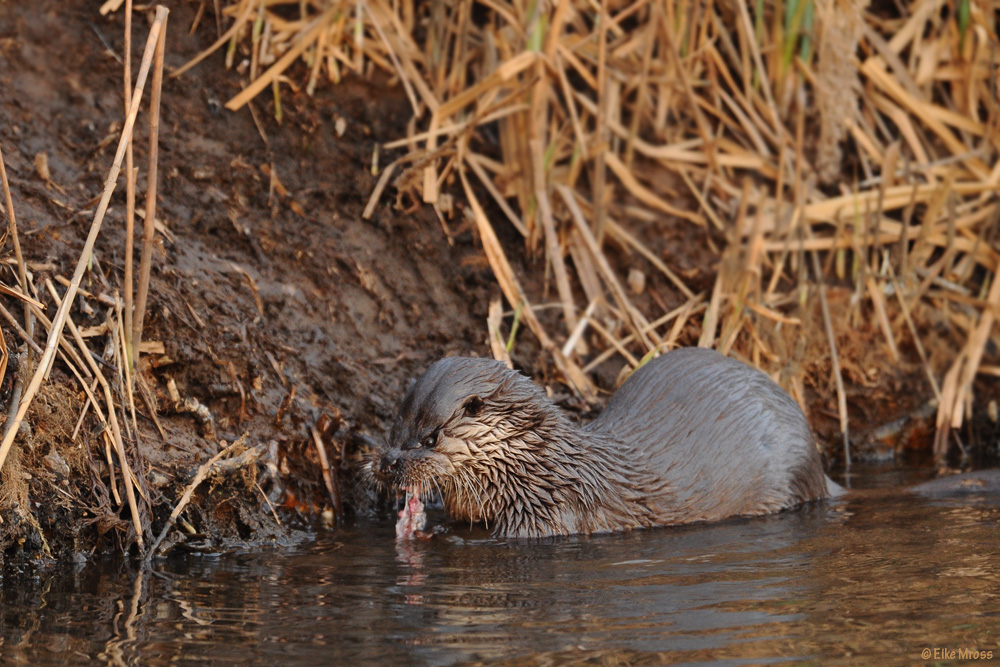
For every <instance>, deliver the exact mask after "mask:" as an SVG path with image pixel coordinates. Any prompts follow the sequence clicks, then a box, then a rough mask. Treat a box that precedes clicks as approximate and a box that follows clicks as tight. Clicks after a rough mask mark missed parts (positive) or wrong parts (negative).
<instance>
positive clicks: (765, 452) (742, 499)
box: [588, 348, 829, 522]
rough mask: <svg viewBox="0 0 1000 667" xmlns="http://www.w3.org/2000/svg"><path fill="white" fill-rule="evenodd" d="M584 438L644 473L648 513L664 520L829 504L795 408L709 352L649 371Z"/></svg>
mask: <svg viewBox="0 0 1000 667" xmlns="http://www.w3.org/2000/svg"><path fill="white" fill-rule="evenodd" d="M588 430H591V431H595V432H604V433H607V434H609V435H611V436H612V437H613V438H614V439H615V440H616V441H618V442H620V443H622V446H623V447H625V448H626V450H627V451H626V452H624V454H625V455H626V456H629V457H634V459H635V460H637V461H642V462H643V463H644V465H642V466H641V467H642V469H644V470H646V471H648V474H649V475H650V477H651V479H648V480H645V482H644V484H643V485H642V486H643V488H644V489H645V490H646V491H647V492H646V493H644V495H645V503H646V504H647V506H648V507H649V508H650V509H651V510H652V511H653V512H654V513H660V514H662V518H663V519H665V520H669V521H673V522H687V521H700V520H708V521H712V520H717V519H722V518H725V517H728V516H735V515H754V514H763V513H768V512H774V511H777V510H780V509H784V508H786V507H791V506H794V505H797V504H799V503H801V502H804V501H807V500H814V499H817V498H825V497H827V496H828V495H829V493H828V490H827V479H826V476H825V475H824V474H823V470H822V465H821V462H820V459H819V453H818V452H817V450H816V447H815V446H814V444H813V436H812V432H811V431H810V429H809V424H808V423H807V422H806V419H805V416H804V415H803V414H802V410H801V409H800V408H799V406H798V404H797V403H795V401H794V400H793V399H792V397H791V396H789V395H788V394H787V393H786V392H785V391H784V390H783V389H782V388H781V387H780V386H778V385H777V384H776V383H775V382H773V381H772V380H771V379H770V378H769V377H767V376H766V375H764V374H763V373H762V372H760V371H758V370H756V369H754V368H751V367H749V366H747V365H746V364H743V363H741V362H739V361H736V360H734V359H730V358H728V357H724V356H722V355H720V354H719V353H717V352H715V351H714V350H707V349H700V348H685V349H679V350H675V351H673V352H669V353H667V354H665V355H663V356H661V357H660V358H658V359H655V360H653V361H651V362H649V363H647V364H646V365H644V366H643V367H642V368H640V369H639V370H638V371H636V372H635V373H634V374H633V375H632V377H630V378H629V379H628V380H627V381H626V382H625V384H624V385H622V387H621V388H620V389H619V390H618V392H617V393H615V395H614V396H613V397H612V398H611V400H610V401H608V405H607V408H606V409H605V411H604V412H603V413H602V414H601V416H600V417H599V418H598V419H597V420H595V421H594V422H593V423H592V424H590V425H589V427H588Z"/></svg>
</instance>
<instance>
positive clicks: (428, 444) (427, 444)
mask: <svg viewBox="0 0 1000 667" xmlns="http://www.w3.org/2000/svg"><path fill="white" fill-rule="evenodd" d="M436 444H437V432H436V431H435V432H434V433H431V434H430V435H425V436H424V439H423V440H421V441H420V446H421V447H423V448H424V449H433V448H434V445H436Z"/></svg>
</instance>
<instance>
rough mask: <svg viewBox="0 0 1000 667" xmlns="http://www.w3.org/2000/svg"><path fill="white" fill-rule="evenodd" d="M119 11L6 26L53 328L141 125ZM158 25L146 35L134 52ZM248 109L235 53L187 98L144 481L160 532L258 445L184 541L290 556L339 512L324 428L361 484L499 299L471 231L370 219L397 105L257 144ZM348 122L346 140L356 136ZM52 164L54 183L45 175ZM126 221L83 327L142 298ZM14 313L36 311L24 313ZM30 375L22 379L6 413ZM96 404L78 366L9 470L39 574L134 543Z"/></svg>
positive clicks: (168, 148) (11, 278)
mask: <svg viewBox="0 0 1000 667" xmlns="http://www.w3.org/2000/svg"><path fill="white" fill-rule="evenodd" d="M98 5H99V3H93V2H90V3H83V4H81V5H79V6H74V7H68V6H66V5H65V4H64V3H58V2H48V3H42V4H41V6H39V4H38V3H30V4H29V3H24V2H21V3H4V4H3V5H2V6H0V88H2V90H3V91H4V92H3V95H2V96H0V138H2V140H3V147H4V156H5V159H6V162H7V169H8V172H9V176H10V181H11V188H12V194H13V200H14V203H15V207H16V211H17V216H18V222H19V229H20V235H21V239H22V245H23V249H24V254H25V259H26V261H27V263H28V266H29V269H30V272H31V282H32V284H33V285H34V286H35V287H36V289H37V290H38V294H39V296H38V298H39V299H40V300H41V301H42V302H43V303H45V304H47V306H48V309H47V312H49V314H50V315H51V313H52V312H53V310H54V307H53V301H52V299H51V297H49V296H48V295H47V294H46V290H45V288H44V287H43V285H44V281H45V280H46V279H49V280H52V281H53V282H54V284H58V279H59V278H60V277H68V276H69V275H70V274H71V273H72V270H73V266H74V264H75V262H76V261H77V259H78V257H79V253H80V250H81V248H82V246H83V239H84V236H85V234H86V232H87V231H88V229H89V223H90V220H91V218H92V216H93V206H94V203H95V202H94V201H93V200H94V198H95V197H96V196H97V195H98V194H99V193H100V189H101V185H102V180H103V178H104V177H105V174H106V172H107V169H108V167H109V165H110V162H111V158H112V157H113V152H114V145H115V143H116V141H117V132H118V129H119V128H120V126H121V121H122V113H121V109H120V107H121V101H120V100H121V95H120V90H121V83H120V80H121V71H122V70H121V65H120V64H119V62H118V57H119V55H120V53H121V48H122V25H121V18H120V16H112V17H109V18H107V19H104V18H101V17H100V15H99V14H98V12H97V7H98ZM193 18H194V9H193V8H192V7H190V6H189V5H187V4H181V5H179V6H176V7H174V8H173V13H172V15H171V18H170V29H169V32H168V35H169V39H168V43H167V49H166V52H167V66H168V68H170V67H177V66H180V65H181V64H183V63H184V62H186V61H187V60H188V59H189V58H191V57H192V56H194V55H195V54H197V53H198V52H199V51H200V50H201V49H203V48H204V47H206V46H207V45H208V44H209V43H210V42H211V39H213V38H214V29H209V28H210V26H208V24H207V23H205V24H203V27H202V29H199V30H197V31H195V34H194V35H188V34H187V33H188V28H189V27H190V25H191V23H192V20H193ZM147 28H148V24H147V23H146V22H145V21H143V20H141V16H140V15H137V20H136V35H137V37H136V41H141V40H142V39H144V36H145V31H146V30H147ZM53 43H58V44H59V45H60V47H59V49H52V48H51V45H52V44H53ZM139 48H141V44H138V45H137V46H136V54H137V55H136V58H138V55H140V54H139ZM67 54H73V57H66V56H67ZM215 60H219V61H220V62H215ZM238 89H239V80H238V76H237V75H236V74H234V73H231V72H225V71H224V69H223V68H222V67H221V56H220V57H219V58H216V59H213V60H212V61H211V62H208V63H205V64H204V65H203V66H201V67H198V68H196V69H195V70H193V71H191V72H189V73H188V74H186V75H185V76H183V77H180V78H177V79H171V78H168V79H167V80H166V81H165V88H164V99H163V109H162V125H161V134H160V163H159V170H160V174H161V184H160V197H159V209H158V218H159V219H162V225H163V230H162V233H161V235H159V236H158V239H157V243H158V245H157V252H156V254H155V255H156V256H155V259H154V268H153V276H152V286H151V300H152V303H151V307H150V309H149V311H148V315H147V319H146V323H147V324H146V330H145V334H144V340H146V341H152V342H154V343H161V344H162V349H161V350H158V351H155V352H153V353H152V354H147V355H146V356H144V358H143V364H142V367H141V373H142V376H143V378H144V379H145V381H146V383H147V384H148V386H149V387H150V389H151V394H152V398H153V404H154V405H155V406H156V410H157V412H158V419H159V422H160V424H161V425H162V428H163V431H164V436H165V437H161V435H160V434H159V433H158V432H157V428H156V426H155V424H154V423H153V421H152V419H151V414H150V410H149V408H148V407H147V406H146V405H144V404H143V403H141V402H138V401H137V406H138V407H139V414H138V415H137V420H138V421H137V423H138V434H137V436H138V437H136V438H135V440H136V443H137V446H138V450H137V456H136V458H135V461H133V462H132V463H133V464H134V465H135V467H138V468H139V469H140V470H142V471H143V472H144V476H148V479H150V480H151V483H150V485H149V488H147V489H146V491H147V492H148V496H149V498H148V502H149V504H150V506H151V508H152V511H151V518H152V520H153V524H154V527H155V528H156V530H157V531H158V530H159V526H160V525H161V524H162V521H163V520H164V518H165V516H166V515H167V514H168V513H169V511H170V508H171V506H172V504H173V503H175V502H176V500H177V498H178V497H179V496H180V493H181V491H182V490H183V488H184V486H185V485H186V484H187V482H189V481H190V479H191V477H192V476H193V472H194V469H195V468H196V467H197V466H198V465H199V464H201V463H203V462H204V461H205V460H207V459H208V458H209V457H210V456H212V455H213V454H215V453H216V452H217V451H218V449H219V442H220V441H224V442H225V443H231V442H233V441H234V440H236V439H238V438H239V437H240V436H243V435H246V442H247V443H248V445H249V446H260V447H261V450H262V453H261V456H260V458H259V459H258V460H257V462H256V463H255V464H254V465H253V473H252V474H243V475H230V476H226V477H221V478H218V479H215V480H214V481H213V482H212V483H211V484H207V485H205V486H204V488H203V489H202V490H199V492H198V494H197V499H196V502H195V503H194V504H193V505H192V510H190V512H189V514H190V516H187V517H186V519H185V521H186V522H187V523H188V525H189V527H190V529H193V531H194V533H195V534H199V535H201V534H204V535H208V536H209V539H208V541H209V542H210V541H212V540H216V541H219V542H225V541H227V540H233V539H238V540H248V539H255V538H277V537H278V536H280V535H282V534H283V531H284V530H285V529H287V528H288V527H289V526H288V524H289V521H288V517H291V518H292V521H291V525H292V526H294V525H296V524H298V525H299V526H301V525H303V524H304V523H306V522H307V521H309V520H311V519H312V518H313V515H314V511H315V508H317V507H320V506H321V504H322V502H323V499H324V496H325V494H326V490H325V488H324V487H323V483H322V479H321V475H320V467H319V461H318V457H317V455H316V451H315V443H314V439H313V435H312V430H313V429H317V427H318V430H317V433H318V434H319V435H320V439H321V441H322V442H323V443H324V445H325V446H326V448H327V451H328V456H329V458H330V460H331V465H332V466H334V467H339V468H340V469H342V470H343V471H344V473H345V474H344V478H345V483H346V480H348V479H350V477H351V475H350V471H351V470H352V469H353V467H354V465H355V461H354V460H355V458H356V457H357V452H358V450H359V448H360V447H361V446H363V443H364V441H365V438H367V437H375V438H378V437H381V433H382V428H383V425H384V424H385V423H386V421H387V420H388V419H389V418H390V417H391V412H392V410H393V404H394V402H395V400H396V399H397V397H398V396H400V394H401V392H402V391H403V389H404V386H405V385H404V383H405V382H406V381H407V379H408V378H409V377H411V376H412V375H413V374H414V373H415V372H417V371H418V370H420V369H421V368H423V367H424V366H425V365H426V364H427V363H428V362H429V361H430V360H432V359H435V358H437V357H440V356H442V355H445V354H455V353H464V354H469V353H475V352H477V351H481V350H482V342H483V341H482V340H481V339H482V338H483V333H482V332H483V326H482V323H483V321H484V318H485V316H486V307H487V303H488V300H489V296H490V295H491V293H492V290H493V289H494V288H493V287H492V284H493V283H492V280H491V276H490V274H489V270H488V267H487V265H486V263H485V262H484V260H483V258H482V256H481V253H480V251H479V250H478V248H477V247H476V245H475V243H474V240H473V238H472V235H471V233H470V232H469V231H468V230H465V231H462V230H461V229H456V230H455V232H454V233H453V235H452V241H453V242H452V243H451V244H450V243H448V242H446V241H445V239H444V238H443V236H442V234H441V232H440V223H439V222H438V220H437V218H436V217H435V216H434V215H433V212H431V211H427V210H424V209H422V208H419V207H418V208H415V209H413V210H407V211H402V210H399V209H398V208H397V207H394V206H393V205H392V203H393V201H392V198H391V193H390V195H388V196H387V199H386V204H387V205H385V206H380V207H379V209H378V211H377V213H376V215H375V216H374V218H373V219H372V220H371V221H367V222H365V221H362V220H361V211H362V209H363V207H364V205H365V203H366V201H367V197H368V195H369V193H370V192H371V190H372V187H373V186H374V181H375V177H374V176H373V175H372V171H371V169H370V161H371V157H372V153H373V149H374V147H375V145H376V144H377V143H378V142H381V141H387V140H389V139H392V138H395V137H396V136H397V135H398V127H399V126H400V125H401V124H404V123H405V122H406V102H405V99H404V98H402V97H401V96H400V95H399V93H398V91H396V90H394V89H392V88H388V87H386V86H385V85H384V84H383V83H381V82H372V83H369V82H365V81H358V80H355V81H348V82H345V84H344V85H342V86H339V87H338V88H336V89H335V90H329V91H327V94H325V95H323V96H319V97H317V98H315V99H308V98H306V97H305V96H302V97H301V98H298V97H296V96H289V97H286V98H285V100H284V118H283V122H282V123H281V124H280V125H279V124H278V123H277V122H276V121H275V119H274V118H273V116H269V115H268V113H267V111H266V109H265V108H264V106H263V105H261V106H259V107H258V108H257V114H258V121H259V122H260V127H259V128H258V126H257V125H256V124H255V121H254V119H253V117H252V115H251V112H250V111H243V112H240V113H236V114H233V113H229V112H226V111H223V110H221V108H220V100H223V101H224V100H225V99H227V98H228V97H230V96H231V95H232V94H233V93H235V92H236V91H238ZM337 119H344V120H345V121H346V125H344V126H343V130H344V131H343V135H342V136H338V134H337V131H336V130H335V126H337V125H338V124H337V123H336V120H337ZM140 125H141V124H140ZM138 132H139V135H140V137H139V143H137V155H136V161H137V164H144V162H143V161H144V160H145V155H144V154H143V152H144V148H143V146H144V144H143V141H142V136H144V135H145V132H146V130H145V128H144V127H143V128H141V129H140V130H139V131H138ZM39 155H44V156H45V158H44V159H45V160H47V163H48V169H49V174H50V177H49V179H48V180H47V181H46V180H43V179H42V178H41V176H40V175H39V172H38V169H36V164H37V160H39V159H40V158H38V156H39ZM142 188H143V182H142V180H141V178H140V183H139V190H140V194H141V192H142ZM122 189H123V188H122V187H120V188H119V190H122ZM123 202H124V196H123V195H122V193H121V192H116V195H115V199H114V200H113V203H112V207H113V208H112V211H111V213H110V215H109V217H108V219H107V221H106V222H105V224H104V229H103V232H102V235H101V238H100V239H99V240H98V244H97V248H96V251H95V262H94V264H93V268H92V270H91V271H90V272H89V273H88V275H87V276H86V277H85V279H84V283H83V285H82V288H83V289H84V290H86V291H87V293H88V294H89V295H92V298H87V297H81V298H80V300H79V301H80V303H79V306H78V308H76V309H75V310H74V318H75V321H76V323H77V324H78V325H79V326H80V327H81V328H85V327H96V326H98V325H100V324H101V323H102V322H104V321H105V318H106V311H107V309H108V307H109V306H108V305H106V302H112V303H113V299H114V297H115V296H116V295H118V294H120V293H121V289H120V285H121V276H122V262H123V254H124V231H123V230H124V223H123V219H124V203H123ZM8 243H9V242H8ZM5 259H7V260H8V261H7V263H6V265H5V266H6V267H7V269H6V270H5V272H4V273H5V275H4V276H3V280H4V282H6V283H8V284H16V271H12V270H11V261H10V259H11V256H10V253H9V245H8V253H7V254H5ZM59 289H60V290H62V289H63V288H62V287H61V286H60V288H59ZM6 305H7V307H8V308H9V309H10V310H12V311H13V312H15V313H19V310H18V309H17V308H15V306H16V305H17V304H16V303H15V302H14V301H13V300H12V299H7V302H6ZM4 333H5V335H6V339H7V341H8V343H9V344H10V347H11V349H12V352H13V351H14V350H15V348H16V347H17V346H18V345H20V344H21V341H20V340H19V339H18V337H17V334H16V333H15V332H14V331H13V330H12V329H10V328H9V327H8V325H7V324H4ZM105 337H106V334H105ZM36 338H37V339H38V340H39V341H41V342H42V343H44V339H43V337H42V336H36ZM91 340H92V341H93V343H92V346H91V347H92V349H95V350H102V349H103V348H104V346H105V341H104V340H103V339H101V338H100V337H95V338H93V339H91ZM16 377H17V369H16V368H13V367H12V368H10V369H9V370H8V379H7V381H6V383H5V392H4V396H3V398H4V406H3V408H4V412H6V408H7V403H8V402H9V397H10V391H9V390H10V384H11V383H12V382H13V380H14V379H15V378H16ZM171 381H173V383H175V385H176V388H177V391H178V392H179V394H180V396H181V397H182V398H185V399H191V400H193V401H195V402H197V403H199V404H201V405H203V406H205V407H206V408H207V411H208V414H209V415H210V416H211V423H207V422H205V421H204V420H203V419H199V418H198V417H197V415H195V414H190V413H179V412H178V411H177V410H175V408H174V405H173V401H172V400H171V397H170V396H169V393H168V383H169V382H171ZM84 403H85V395H84V394H83V392H82V391H80V387H79V385H78V384H77V383H76V380H75V379H74V378H73V377H72V376H71V375H69V373H68V372H67V370H66V369H65V368H63V367H62V365H61V364H59V363H57V364H56V367H55V369H54V371H53V374H52V377H51V382H50V383H49V384H48V385H46V388H45V390H44V392H43V394H42V395H41V396H40V397H39V399H38V400H37V401H36V402H35V404H34V405H33V406H32V410H31V412H30V413H29V418H28V422H29V424H30V433H26V434H25V435H24V436H23V437H21V438H19V439H18V441H17V443H16V444H15V447H14V450H13V454H12V455H11V457H10V458H9V459H8V462H7V464H6V465H5V467H4V470H3V473H2V474H3V487H2V491H0V512H2V514H0V516H2V517H3V522H2V524H0V553H4V554H6V555H7V557H10V556H11V555H12V554H14V553H16V552H19V551H23V552H24V553H32V554H34V553H37V552H38V551H39V549H40V547H42V545H43V542H47V545H48V547H49V548H50V549H51V551H52V552H53V553H57V552H64V551H72V552H74V553H80V554H88V553H90V552H92V551H93V550H94V549H95V548H96V549H97V550H99V551H100V550H103V549H117V548H120V547H122V546H127V545H129V544H131V543H132V541H133V535H132V534H131V533H130V524H129V523H128V522H127V521H124V520H122V517H123V516H124V517H125V519H127V518H128V510H127V508H126V509H124V511H123V510H122V506H121V504H116V503H115V499H114V493H113V492H112V490H111V489H112V487H113V486H114V485H115V484H118V483H120V480H118V481H114V480H113V479H112V477H111V476H110V474H109V471H110V469H109V466H108V465H107V463H106V459H107V456H106V454H105V451H104V449H105V443H104V441H103V439H102V437H101V434H100V432H101V430H102V429H101V426H100V424H99V422H98V421H97V420H96V419H95V417H94V416H93V412H92V411H89V414H88V415H87V416H86V417H85V418H84V420H83V423H82V426H81V427H80V428H79V432H78V433H77V434H76V436H75V438H74V437H71V436H72V435H73V433H74V431H75V430H76V422H77V420H78V419H79V417H80V414H81V411H82V410H83V408H84ZM269 468H270V469H273V470H274V471H276V472H275V474H274V479H273V480H266V479H265V480H264V481H265V482H266V484H265V486H267V487H268V488H266V489H263V488H262V491H265V492H270V495H271V498H270V501H271V502H272V503H273V504H274V505H275V507H276V510H277V511H279V512H284V513H285V514H286V522H285V523H286V525H285V526H284V528H281V527H278V526H277V525H276V524H275V521H274V519H273V518H272V514H271V512H269V511H268V507H267V505H266V504H265V502H264V501H263V498H262V495H261V491H258V489H257V488H256V484H255V481H256V477H257V471H261V470H262V471H266V470H268V469H269ZM264 477H265V478H266V477H267V475H265V476H264ZM268 485H269V486H268ZM271 487H273V488H271ZM347 491H348V494H350V489H349V488H348V489H347ZM347 500H348V502H347V503H346V504H347V505H348V507H352V506H354V505H356V504H357V503H352V502H350V500H351V498H350V496H348V498H347ZM296 517H301V518H300V519H298V520H297V521H296ZM199 539H204V537H200V538H199Z"/></svg>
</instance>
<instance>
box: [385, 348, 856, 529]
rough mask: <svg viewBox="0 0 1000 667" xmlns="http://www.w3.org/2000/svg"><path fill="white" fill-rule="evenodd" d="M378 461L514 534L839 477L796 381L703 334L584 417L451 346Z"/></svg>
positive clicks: (678, 509)
mask: <svg viewBox="0 0 1000 667" xmlns="http://www.w3.org/2000/svg"><path fill="white" fill-rule="evenodd" d="M368 472H369V474H370V475H371V477H372V478H373V479H374V480H375V481H376V482H377V483H378V484H380V485H382V486H385V487H389V488H394V489H410V490H413V491H414V492H416V493H419V494H422V495H427V494H429V493H431V492H432V491H439V492H440V493H441V495H442V498H443V500H444V504H445V508H446V509H447V510H448V512H449V513H450V514H452V515H453V516H454V517H456V518H459V519H466V520H469V521H476V522H484V523H486V524H487V525H488V526H490V527H491V528H493V531H494V534H496V535H497V536H506V537H542V536H548V535H568V534H573V533H599V532H608V531H616V530H628V529H632V528H643V527H650V526H661V525H674V524H684V523H691V522H695V521H715V520H718V519H724V518H726V517H731V516H753V515H760V514H768V513H771V512H776V511H779V510H783V509H786V508H789V507H793V506H795V505H798V504H800V503H802V502H806V501H810V500H816V499H820V498H826V497H829V496H830V495H833V494H836V492H837V491H838V488H839V487H837V486H836V485H835V484H833V483H832V482H830V481H829V480H828V479H827V477H826V475H824V474H823V470H822V465H821V462H820V458H819V454H818V452H817V450H816V447H815V445H814V441H813V436H812V433H811V431H810V429H809V425H808V424H807V423H806V419H805V416H804V415H803V414H802V411H801V410H800V409H799V406H798V405H797V404H796V403H795V401H793V400H792V398H791V397H790V396H789V395H788V394H787V393H785V391H784V390H782V389H781V388H780V387H779V386H778V385H777V384H775V383H774V382H772V381H771V379H770V378H768V377H767V376H766V375H764V374H763V373H761V372H760V371H757V370H755V369H753V368H750V367H749V366H746V365H745V364H742V363H740V362H738V361H735V360H733V359H729V358H727V357H723V356H721V355H719V354H718V353H716V352H714V351H711V350H703V349H697V348H689V349H682V350H676V351H673V352H670V353H668V354H665V355H663V356H662V357H660V358H659V359H656V360H653V361H650V362H649V363H647V364H646V365H645V366H643V367H642V368H640V369H639V370H638V371H636V372H635V373H634V374H633V375H632V377H630V378H629V379H628V381H626V382H625V384H624V385H623V386H622V387H621V388H620V389H619V390H618V392H617V393H616V394H615V395H614V396H613V397H612V398H611V400H610V401H609V402H608V405H607V407H606V409H605V410H604V412H603V413H602V414H601V416H600V417H598V418H597V419H596V420H594V421H593V422H591V423H590V424H588V425H586V426H584V427H582V428H581V427H579V426H577V425H576V424H573V423H572V422H570V421H569V420H568V419H567V418H566V416H565V415H564V414H563V413H562V411H561V410H560V409H559V408H558V407H556V406H555V405H554V404H553V403H552V402H551V401H550V400H549V398H548V397H547V396H546V395H545V393H544V392H543V391H542V390H541V389H540V388H539V387H538V386H536V385H535V384H534V383H532V382H531V381H530V380H529V379H528V378H526V377H524V376H523V375H520V374H519V373H516V372H514V371H511V370H509V369H507V368H506V367H505V366H504V365H503V364H501V363H499V362H496V361H492V360H486V359H472V358H464V357H452V358H447V359H442V360H440V361H438V362H436V363H435V364H433V365H432V366H431V367H430V368H429V369H428V370H427V371H426V372H425V373H424V374H423V375H422V376H421V377H420V378H419V379H418V380H417V381H416V382H415V383H414V385H413V386H412V387H411V388H410V390H409V392H407V395H406V398H405V399H404V400H403V404H402V406H401V408H400V410H399V414H398V415H397V417H396V420H395V422H394V424H393V426H392V430H391V432H390V435H389V443H388V446H387V447H385V448H383V449H382V450H380V451H378V452H376V454H375V456H374V457H373V459H372V461H371V463H370V467H369V470H368Z"/></svg>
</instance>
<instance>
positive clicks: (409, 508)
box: [396, 487, 427, 540]
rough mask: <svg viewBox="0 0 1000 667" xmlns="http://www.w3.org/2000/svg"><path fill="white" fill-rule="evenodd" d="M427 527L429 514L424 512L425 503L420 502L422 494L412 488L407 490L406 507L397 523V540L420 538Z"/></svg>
mask: <svg viewBox="0 0 1000 667" xmlns="http://www.w3.org/2000/svg"><path fill="white" fill-rule="evenodd" d="M426 525H427V514H426V513H425V512H424V503H423V502H421V500H420V494H419V493H417V492H415V490H414V489H413V488H412V487H410V488H407V489H406V505H405V506H404V507H403V509H401V510H399V519H398V520H397V521H396V539H397V540H412V539H414V538H415V537H419V536H420V535H419V533H420V532H421V531H423V529H424V527H425V526H426Z"/></svg>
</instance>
